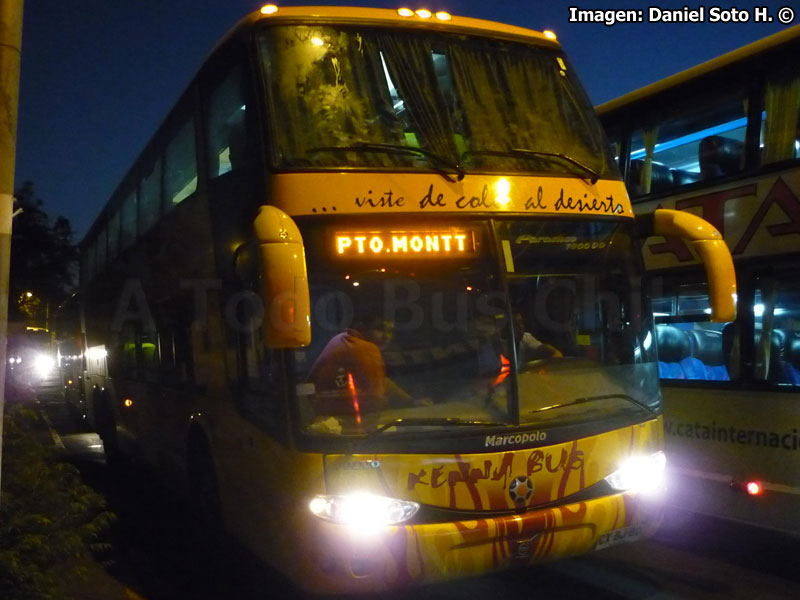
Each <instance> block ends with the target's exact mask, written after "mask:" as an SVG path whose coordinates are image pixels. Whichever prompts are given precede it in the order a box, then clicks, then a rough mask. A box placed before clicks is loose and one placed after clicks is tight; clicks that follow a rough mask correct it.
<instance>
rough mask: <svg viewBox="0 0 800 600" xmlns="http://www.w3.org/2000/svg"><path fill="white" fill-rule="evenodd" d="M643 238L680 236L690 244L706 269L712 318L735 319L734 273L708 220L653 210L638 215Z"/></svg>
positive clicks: (718, 237) (662, 209) (724, 245)
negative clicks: (651, 212)
mask: <svg viewBox="0 0 800 600" xmlns="http://www.w3.org/2000/svg"><path fill="white" fill-rule="evenodd" d="M636 222H637V225H638V226H639V231H640V234H641V235H642V237H648V236H650V235H661V236H664V237H679V238H682V239H684V240H686V241H688V242H690V243H691V244H692V247H694V249H695V250H696V251H697V254H698V255H699V256H700V260H702V262H703V265H704V266H705V268H706V277H707V279H708V299H709V302H710V304H711V321H712V322H714V323H726V322H728V321H733V320H734V319H735V318H736V272H735V271H734V268H733V259H732V258H731V252H730V250H729V249H728V246H727V245H726V244H725V241H724V240H723V239H722V234H720V232H719V231H717V230H716V229H715V228H714V227H713V226H712V225H711V224H710V223H709V222H708V221H705V220H704V219H701V218H700V217H698V216H696V215H693V214H691V213H688V212H683V211H680V210H670V209H666V208H659V209H656V210H655V211H654V212H653V214H650V215H644V216H642V217H637V219H636Z"/></svg>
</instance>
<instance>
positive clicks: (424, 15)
mask: <svg viewBox="0 0 800 600" xmlns="http://www.w3.org/2000/svg"><path fill="white" fill-rule="evenodd" d="M416 13H417V16H418V17H419V18H420V19H430V18H431V17H432V16H433V13H431V11H429V10H428V9H427V8H420V9H419V10H417V11H416Z"/></svg>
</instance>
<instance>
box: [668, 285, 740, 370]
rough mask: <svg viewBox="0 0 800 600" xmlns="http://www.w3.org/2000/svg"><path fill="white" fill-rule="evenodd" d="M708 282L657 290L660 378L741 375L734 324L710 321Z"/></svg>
mask: <svg viewBox="0 0 800 600" xmlns="http://www.w3.org/2000/svg"><path fill="white" fill-rule="evenodd" d="M710 314H711V305H710V303H709V300H708V290H707V287H706V285H705V284H680V285H678V286H676V287H675V288H674V289H671V290H668V291H666V292H663V291H662V292H658V291H654V294H653V316H654V318H655V322H656V344H657V347H658V373H659V377H661V379H693V380H702V381H730V380H731V379H737V378H738V377H739V360H740V350H739V339H738V335H737V333H736V324H735V323H711V322H710V321H709V320H708V316H709V315H710Z"/></svg>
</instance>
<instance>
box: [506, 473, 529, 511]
mask: <svg viewBox="0 0 800 600" xmlns="http://www.w3.org/2000/svg"><path fill="white" fill-rule="evenodd" d="M508 495H509V496H511V500H513V501H514V504H516V505H517V506H523V505H524V504H525V503H526V502H528V500H530V498H531V496H532V495H533V482H532V481H531V480H530V479H528V478H527V477H525V476H524V475H520V476H519V477H517V478H515V479H514V481H512V482H511V485H510V486H508Z"/></svg>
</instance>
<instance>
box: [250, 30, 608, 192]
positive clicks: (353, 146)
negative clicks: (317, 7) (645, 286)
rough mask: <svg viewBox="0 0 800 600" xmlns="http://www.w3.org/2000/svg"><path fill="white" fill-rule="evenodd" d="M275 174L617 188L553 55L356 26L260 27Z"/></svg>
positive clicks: (600, 142) (568, 73)
mask: <svg viewBox="0 0 800 600" xmlns="http://www.w3.org/2000/svg"><path fill="white" fill-rule="evenodd" d="M259 48H260V51H261V60H262V64H263V66H264V77H265V79H266V81H267V82H268V84H267V87H268V89H269V97H270V100H271V113H272V120H273V122H274V123H276V124H280V125H279V126H276V127H273V128H272V132H271V135H272V138H273V155H274V161H275V166H276V167H277V168H279V169H285V170H295V169H300V170H321V169H342V168H357V169H373V170H383V171H385V170H387V169H390V170H402V171H414V170H419V171H431V170H434V171H439V172H444V173H459V174H460V175H461V176H462V177H463V174H464V173H465V172H505V173H517V172H518V173H553V174H559V175H564V174H566V175H568V176H579V177H586V176H587V173H590V174H592V175H593V176H598V175H601V176H603V177H605V178H613V179H619V176H618V174H617V170H616V166H615V164H614V163H613V161H612V160H611V159H610V153H609V152H607V149H606V144H605V141H604V140H605V138H604V134H603V133H602V131H601V129H600V127H599V126H598V124H597V122H596V119H595V118H594V114H593V109H592V106H591V104H590V103H589V101H588V99H587V97H586V95H585V94H584V92H583V90H582V88H581V86H580V84H579V82H578V80H577V78H576V77H575V74H574V73H573V71H572V70H571V69H570V68H569V67H568V64H567V63H566V62H565V58H564V56H563V55H562V54H561V53H560V51H557V50H555V49H550V48H547V47H544V46H537V45H532V44H522V43H514V42H509V41H504V40H498V39H488V38H480V37H470V36H464V35H453V34H447V33H441V32H418V31H409V30H393V29H387V28H380V29H379V28H365V27H355V26H332V25H322V24H320V25H315V26H309V25H302V26H301V25H297V26H274V27H269V28H266V29H264V31H263V33H262V35H261V38H260V40H259Z"/></svg>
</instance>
